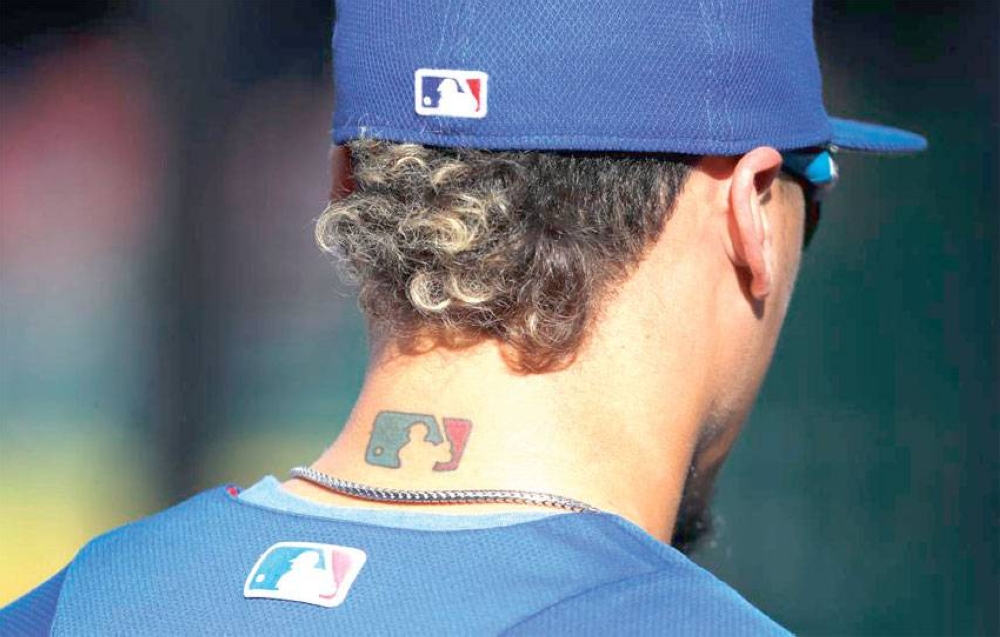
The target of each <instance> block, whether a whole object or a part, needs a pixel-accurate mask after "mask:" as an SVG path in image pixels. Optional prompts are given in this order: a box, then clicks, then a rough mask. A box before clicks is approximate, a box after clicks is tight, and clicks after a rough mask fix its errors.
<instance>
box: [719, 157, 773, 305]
mask: <svg viewBox="0 0 1000 637" xmlns="http://www.w3.org/2000/svg"><path fill="white" fill-rule="evenodd" d="M780 169H781V154H780V153H779V152H778V151H776V150H775V149H773V148H771V147H769V146H761V147H758V148H755V149H753V150H751V151H750V152H749V153H747V154H745V155H743V157H741V158H740V159H739V161H738V162H736V166H735V168H734V169H733V177H732V181H731V182H730V190H729V238H730V241H731V242H732V253H731V255H730V258H731V259H732V260H733V263H734V264H735V265H736V267H738V268H742V269H745V270H746V271H747V273H748V274H749V281H750V294H751V295H752V296H753V298H755V299H758V300H761V299H763V298H764V297H766V296H767V295H768V294H770V293H771V283H772V277H773V274H774V248H773V246H772V242H771V228H770V226H769V224H768V219H767V214H766V210H765V209H764V202H765V201H766V198H767V196H768V191H769V190H770V188H771V184H772V183H773V182H774V179H775V177H777V176H778V171H779V170H780Z"/></svg>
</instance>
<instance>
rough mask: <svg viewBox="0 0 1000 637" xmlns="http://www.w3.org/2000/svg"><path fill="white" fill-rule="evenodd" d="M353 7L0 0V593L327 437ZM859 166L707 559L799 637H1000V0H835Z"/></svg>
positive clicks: (844, 105) (835, 213) (344, 295)
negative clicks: (142, 520)
mask: <svg viewBox="0 0 1000 637" xmlns="http://www.w3.org/2000/svg"><path fill="white" fill-rule="evenodd" d="M331 5H332V2H331V1H330V0H288V1H278V0H271V1H263V0H173V1H169V0H78V1H76V2H68V1H67V2H54V1H52V0H45V1H41V0H4V1H3V2H2V3H0V27H2V70H0V573H2V576H0V605H2V604H5V603H6V602H9V601H11V600H13V599H15V598H16V597H18V596H20V595H21V594H23V593H24V592H26V591H27V590H29V589H30V588H32V587H33V586H34V585H36V584H37V583H39V582H40V581H42V580H43V579H45V578H46V577H48V576H50V575H51V574H53V573H54V572H55V571H56V570H58V569H59V568H60V567H61V566H62V565H64V564H65V563H66V562H67V561H68V560H69V559H70V558H71V557H72V555H73V554H74V553H75V552H76V551H77V550H78V549H79V548H80V546H81V545H82V544H83V543H84V542H86V541H87V540H88V539H89V538H91V537H93V536H94V535H96V534H99V533H101V532H103V531H105V530H107V529H110V528H112V527H114V526H117V525H120V524H122V523H125V522H127V521H129V520H132V519H135V518H137V517H140V516H143V515H146V514H149V513H151V512H153V511H156V510H157V509H159V508H161V507H164V506H166V505H169V504H171V503H174V502H176V501H178V500H179V499H182V498H184V497H186V496H188V495H190V494H192V493H194V492H196V491H198V490H200V489H203V488H206V487H209V486H212V485H215V484H218V483H220V482H236V483H240V484H243V485H247V484H249V483H251V482H253V481H254V480H256V479H257V478H258V477H259V476H261V475H263V474H266V473H273V474H275V475H278V476H281V475H284V473H285V472H286V471H287V469H288V468H289V467H290V466H291V465H292V464H295V463H300V462H304V461H310V460H312V456H313V455H315V454H316V452H317V450H319V449H320V448H322V447H323V446H324V445H325V444H327V443H328V442H329V441H331V440H332V438H333V437H334V435H335V434H336V431H337V429H338V423H340V422H341V421H342V420H343V419H344V417H345V416H346V414H347V412H348V410H349V407H350V404H351V401H352V397H353V394H354V392H355V391H356V390H357V388H358V387H359V385H360V382H361V378H362V371H363V367H364V363H365V358H366V348H365V344H364V337H363V333H362V325H361V321H360V317H359V315H358V313H357V310H356V308H355V305H354V299H353V297H352V295H351V292H350V290H349V289H347V288H346V287H344V286H343V285H342V284H341V283H340V282H339V281H338V279H337V277H336V276H335V274H334V270H333V268H332V266H331V265H330V264H329V263H328V262H327V260H326V259H325V258H324V257H323V256H321V255H320V253H319V251H318V250H316V249H315V248H314V247H313V244H312V229H311V226H312V222H313V220H314V219H315V217H316V216H317V215H318V214H319V212H320V211H321V210H322V207H323V205H324V202H325V199H326V193H327V191H328V187H329V173H330V170H329V160H328V151H329V148H328V141H327V140H328V128H329V123H330V108H331V104H332V91H331V86H330V81H329V74H330V53H329V50H328V43H329V37H330V21H331V18H332V12H333V10H332V6H331ZM816 15H817V31H818V32H817V41H818V46H819V49H820V55H821V59H822V61H823V67H824V72H825V77H826V94H827V103H828V106H829V108H830V110H831V112H835V113H839V114H845V115H849V116H854V117H858V118H862V119H865V118H868V119H876V120H880V121H887V122H894V123H897V124H898V125H900V126H904V127H908V128H914V129H916V130H919V131H922V132H924V133H926V134H927V136H928V137H929V139H930V143H931V152H930V153H928V154H926V155H923V156H920V157H915V158H906V159H896V160H879V159H874V158H856V157H850V156H844V157H842V162H841V163H842V174H843V179H842V185H841V187H840V188H839V190H838V191H837V192H836V193H834V195H833V197H832V199H831V201H830V202H829V203H828V205H827V207H826V219H825V221H824V223H823V225H822V226H821V229H820V233H819V235H818V237H817V240H816V241H815V242H814V245H813V247H812V248H811V249H810V251H809V253H808V254H807V256H806V258H805V263H804V269H803V271H802V274H801V277H800V284H799V290H798V292H797V297H796V299H795V301H794V303H793V304H792V308H791V311H790V315H789V318H788V322H787V326H786V329H785V334H784V337H783V341H782V343H781V345H780V347H779V350H778V354H777V356H776V360H775V364H774V367H773V368H772V373H771V375H770V376H769V379H768V381H767V383H766V385H765V387H764V390H763V393H762V396H761V400H760V403H759V405H758V408H757V409H756V411H755V413H754V415H753V417H752V422H751V423H750V426H749V428H748V430H747V432H746V433H745V435H744V438H743V439H742V441H741V442H740V444H739V448H738V449H737V452H736V453H735V454H734V457H733V459H732V460H731V461H730V464H729V466H728V468H727V469H726V471H725V472H724V476H723V479H722V481H721V484H720V489H719V495H718V498H717V503H718V506H717V512H718V514H719V515H720V517H721V519H722V530H721V534H720V535H719V536H718V538H717V539H716V541H715V543H714V544H713V545H712V546H710V547H708V548H706V549H705V550H704V551H702V553H701V554H699V555H698V557H697V559H698V560H699V561H700V562H702V563H703V564H705V565H707V566H708V567H710V568H711V569H712V570H713V571H714V572H715V573H717V574H718V575H719V576H720V577H721V578H722V579H724V580H726V581H728V582H729V583H731V584H732V585H734V586H735V587H736V588H737V589H738V590H740V591H741V592H743V593H744V594H745V595H746V596H747V597H748V598H749V599H751V600H752V601H754V602H755V603H757V604H758V605H760V606H761V607H762V608H763V609H765V610H766V611H767V612H769V613H770V614H772V615H773V616H774V617H775V618H776V619H778V620H779V621H781V622H782V623H784V624H785V625H786V626H788V627H790V628H791V629H793V630H794V631H796V632H798V633H802V634H858V635H860V634H879V635H882V634H885V635H889V634H893V635H902V634H996V633H997V631H998V630H1000V628H998V623H1000V620H998V599H1000V588H998V586H1000V585H998V565H1000V548H998V526H1000V486H998V480H1000V477H998V476H1000V464H998V455H1000V438H998V435H1000V434H998V431H1000V407H998V377H997V368H998V354H1000V343H998V332H1000V327H998V313H1000V307H998V304H1000V301H998V292H1000V265H998V240H1000V232H998V219H1000V192H998V176H1000V175H998V168H1000V164H998V161H997V159H998V157H997V150H998V139H1000V127H998V99H997V82H998V71H1000V69H998V66H1000V65H998V60H1000V50H998V38H997V31H998V21H1000V15H998V3H997V2H995V1H992V0H987V1H983V2H973V1H961V2H935V3H932V2H888V1H874V0H872V1H867V2H866V1H856V2H832V1H825V0H824V1H821V2H820V3H819V5H818V6H817V9H816Z"/></svg>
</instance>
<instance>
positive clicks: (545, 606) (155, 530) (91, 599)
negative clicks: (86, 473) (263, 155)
mask: <svg viewBox="0 0 1000 637" xmlns="http://www.w3.org/2000/svg"><path fill="white" fill-rule="evenodd" d="M235 493H236V490H235V489H232V488H229V489H227V488H224V487H220V488H217V489H213V490H210V491H207V492H205V493H202V494H200V495H198V496H195V497H194V498H191V499H190V500H187V501H186V502H184V503H182V504H180V505H177V506H175V507H173V508H171V509H168V510H166V511H164V512H162V513H160V514H157V515H155V516H152V517H149V518H146V519H144V520H141V521H139V522H135V523H133V524H129V525H126V526H124V527H121V528H119V529H117V530H115V531H112V532H110V533H107V534H105V535H102V536H100V537H98V538H97V539H95V540H93V541H92V542H90V543H89V544H88V545H87V546H85V547H84V548H83V549H82V550H81V551H80V553H79V554H78V555H77V557H76V558H75V559H74V560H73V562H72V563H70V565H69V566H68V567H67V568H66V569H64V570H63V571H62V572H60V573H59V574H58V575H56V576H55V577H53V578H52V579H51V580H49V581H48V582H46V583H45V584H43V585H42V586H40V587H39V588H38V589H36V590H35V591H33V592H32V593H29V594H28V595H27V596H25V597H23V598H21V599H20V600H18V601H16V602H14V603H13V604H11V605H10V606H8V607H7V608H6V609H4V610H2V611H0V635H3V636H7V635H48V634H52V635H241V636H249V635H268V636H274V635H316V634H347V635H404V634H405V635H551V634H573V635H618V634H622V635H787V634H788V633H787V632H786V631H784V630H783V629H782V628H781V627H780V626H778V625H777V624H775V623H774V622H773V621H772V620H770V619H769V618H768V617H767V616H765V615H764V614H763V613H761V612H760V611H759V610H757V609H756V608H754V607H753V606H752V605H750V604H749V603H748V602H747V601H745V600H744V599H743V598H741V597H740V596H739V595H738V594H737V593H736V592H735V591H733V590H732V589H731V588H729V587H728V586H726V585H725V584H723V583H722V582H720V581H719V580H717V579H716V578H715V577H713V576H712V575H711V574H710V573H708V572H707V571H705V570H703V569H701V568H700V567H698V566H697V565H695V564H694V563H693V562H691V561H690V560H688V559H687V558H686V557H684V556H683V555H682V554H681V553H679V552H678V551H676V550H674V549H673V548H671V547H669V546H666V545H664V544H662V543H660V542H658V541H656V540H655V539H653V538H652V537H651V536H649V535H648V534H646V533H645V532H644V531H642V530H641V529H639V528H638V527H636V526H634V525H632V524H631V523H629V522H627V521H625V520H623V519H621V518H619V517H617V516H614V515H610V514H592V513H580V514H563V515H549V516H544V517H535V518H533V519H530V518H529V519H528V521H522V522H513V523H509V524H505V525H503V526H491V527H488V528H463V529H458V530H453V529H437V530H426V529H412V528H400V527H397V526H386V525H377V524H371V523H365V522H359V521H356V520H342V519H333V518H331V517H329V516H322V515H306V514H303V513H298V512H294V511H290V510H282V508H284V507H282V508H275V507H271V506H262V505H260V504H258V503H256V502H254V501H251V500H248V499H244V498H240V497H237V496H236V495H235ZM424 515H428V516H433V514H424ZM434 517H438V518H442V517H446V516H441V515H437V516H434ZM464 517H471V516H464ZM484 517H490V516H484ZM508 522H511V520H508ZM285 542H291V543H296V542H297V543H318V544H333V545H337V546H340V547H351V548H352V549H359V550H360V551H364V553H365V554H366V556H367V559H366V561H365V562H364V564H363V566H362V567H361V569H360V571H359V572H358V573H357V576H356V578H355V579H354V581H353V584H352V585H351V587H350V589H349V591H348V592H347V594H346V597H344V599H343V601H342V602H341V603H340V605H339V606H336V607H333V608H327V607H322V606H317V605H313V604H308V603H303V602H296V601H286V600H278V599H266V598H248V597H245V596H244V586H245V584H248V582H249V580H248V576H249V575H250V574H251V572H253V571H254V569H255V568H256V567H255V565H259V562H260V561H261V560H262V556H263V555H264V554H265V553H266V552H268V550H269V549H270V548H272V547H274V546H275V545H277V544H279V543H285Z"/></svg>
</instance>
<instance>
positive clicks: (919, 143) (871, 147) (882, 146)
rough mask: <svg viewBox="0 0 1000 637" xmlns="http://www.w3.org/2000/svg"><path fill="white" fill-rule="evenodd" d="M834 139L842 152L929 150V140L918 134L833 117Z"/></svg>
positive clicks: (831, 123) (831, 120)
mask: <svg viewBox="0 0 1000 637" xmlns="http://www.w3.org/2000/svg"><path fill="white" fill-rule="evenodd" d="M830 125H831V126H832V127H833V139H831V140H830V143H831V144H833V145H834V146H836V147H837V148H839V149H841V150H850V151H857V152H862V153H917V152H920V151H922V150H925V149H926V148H927V140H926V139H925V138H924V137H923V136H922V135H918V134H916V133H911V132H910V131H905V130H902V129H899V128H893V127H891V126H882V125H881V124H870V123H868V122H859V121H856V120H851V119H840V118H839V117H831V118H830Z"/></svg>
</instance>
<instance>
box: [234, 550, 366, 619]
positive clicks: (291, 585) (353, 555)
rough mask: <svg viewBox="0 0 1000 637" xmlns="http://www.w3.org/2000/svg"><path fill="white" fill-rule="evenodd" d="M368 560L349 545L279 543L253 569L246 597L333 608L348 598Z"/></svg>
mask: <svg viewBox="0 0 1000 637" xmlns="http://www.w3.org/2000/svg"><path fill="white" fill-rule="evenodd" d="M366 559H367V556H366V555H365V552H364V551H362V550H361V549H355V548H351V547H349V546H336V545H334V544H316V543H314V542H278V543H277V544H275V545H274V546H272V547H271V548H269V549H267V550H266V551H264V554H263V555H261V556H260V559H258V560H257V563H256V564H255V565H254V567H253V568H252V569H251V570H250V575H249V576H247V581H246V583H245V584H244V585H243V596H244V597H262V598H266V599H281V600H285V601H289V602H305V603H306V604H315V605H316V606H326V607H327V608H333V607H334V606H339V605H340V604H341V603H342V602H343V601H344V599H345V598H346V597H347V592H348V591H349V590H350V589H351V584H353V583H354V578H356V577H357V576H358V573H359V572H360V571H361V567H362V566H364V564H365V560H366Z"/></svg>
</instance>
